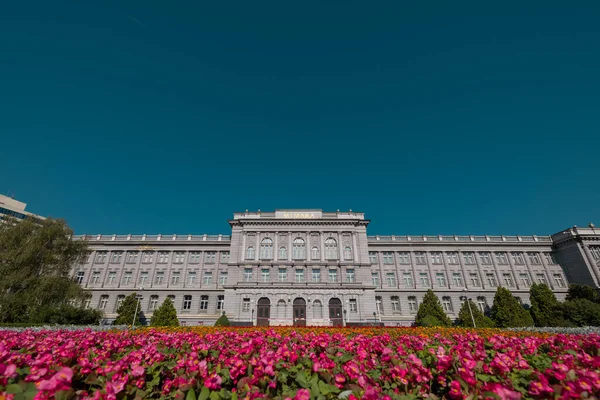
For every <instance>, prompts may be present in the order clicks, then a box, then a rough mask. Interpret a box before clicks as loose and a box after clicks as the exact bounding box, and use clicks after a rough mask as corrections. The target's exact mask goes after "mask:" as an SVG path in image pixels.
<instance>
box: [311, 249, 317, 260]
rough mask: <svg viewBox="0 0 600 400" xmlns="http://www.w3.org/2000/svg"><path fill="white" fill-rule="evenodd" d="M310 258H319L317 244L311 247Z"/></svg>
mask: <svg viewBox="0 0 600 400" xmlns="http://www.w3.org/2000/svg"><path fill="white" fill-rule="evenodd" d="M310 258H311V259H313V260H318V259H319V248H318V247H317V246H314V247H313V248H312V249H310Z"/></svg>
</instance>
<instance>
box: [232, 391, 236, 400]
mask: <svg viewBox="0 0 600 400" xmlns="http://www.w3.org/2000/svg"><path fill="white" fill-rule="evenodd" d="M231 400H237V392H232V393H231Z"/></svg>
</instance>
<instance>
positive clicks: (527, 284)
mask: <svg viewBox="0 0 600 400" xmlns="http://www.w3.org/2000/svg"><path fill="white" fill-rule="evenodd" d="M519 280H520V281H521V285H523V286H524V287H530V286H531V279H529V274H519Z"/></svg>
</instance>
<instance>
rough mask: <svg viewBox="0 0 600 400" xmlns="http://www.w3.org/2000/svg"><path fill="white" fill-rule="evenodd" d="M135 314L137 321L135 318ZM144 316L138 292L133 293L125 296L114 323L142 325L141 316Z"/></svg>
mask: <svg viewBox="0 0 600 400" xmlns="http://www.w3.org/2000/svg"><path fill="white" fill-rule="evenodd" d="M136 310H137V312H136ZM134 316H135V322H134V321H133V318H134ZM141 316H142V310H141V304H138V299H137V294H136V293H135V292H133V293H131V294H130V295H129V296H127V297H125V299H124V300H123V303H121V305H120V306H119V308H118V309H117V318H116V319H115V321H114V322H113V324H114V325H132V323H133V325H134V326H135V325H142V323H141V321H140V317H141Z"/></svg>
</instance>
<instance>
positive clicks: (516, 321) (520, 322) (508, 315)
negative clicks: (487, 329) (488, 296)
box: [490, 287, 533, 328]
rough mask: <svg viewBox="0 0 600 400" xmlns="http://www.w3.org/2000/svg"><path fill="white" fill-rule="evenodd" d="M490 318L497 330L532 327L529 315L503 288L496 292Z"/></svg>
mask: <svg viewBox="0 0 600 400" xmlns="http://www.w3.org/2000/svg"><path fill="white" fill-rule="evenodd" d="M490 316H491V318H492V321H494V324H495V325H496V326H497V327H498V328H513V327H522V326H533V319H532V318H531V314H529V312H528V311H527V310H525V309H524V308H523V306H521V304H519V302H518V301H517V299H516V298H515V296H513V294H512V293H511V292H510V291H509V290H508V289H506V288H503V287H499V288H498V290H497V291H496V295H495V296H494V305H493V306H492V310H491V313H490Z"/></svg>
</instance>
